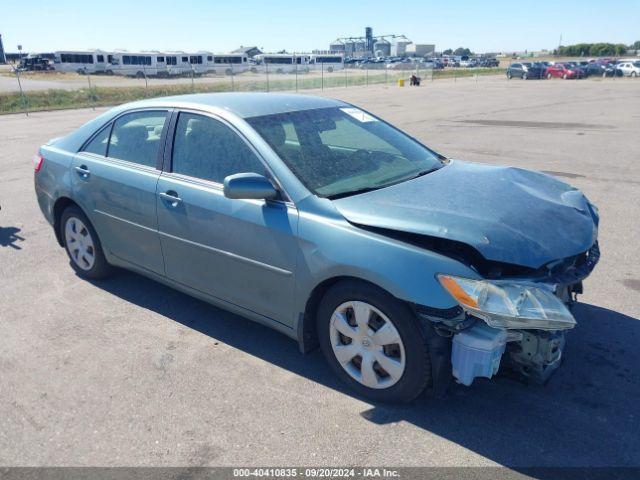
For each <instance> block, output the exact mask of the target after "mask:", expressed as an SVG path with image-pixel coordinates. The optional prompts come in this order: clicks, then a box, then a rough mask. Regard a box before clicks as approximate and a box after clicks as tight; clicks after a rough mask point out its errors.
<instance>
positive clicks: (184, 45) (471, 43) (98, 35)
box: [0, 0, 640, 53]
mask: <svg viewBox="0 0 640 480" xmlns="http://www.w3.org/2000/svg"><path fill="white" fill-rule="evenodd" d="M638 19H640V0H626V1H623V0H607V1H603V0H582V1H578V0H556V1H549V0H537V1H531V0H521V1H519V0H515V1H514V0H510V1H502V0H495V1H492V0H476V1H473V0H449V1H446V0H438V1H432V0H419V1H414V0H400V1H391V0H387V1H378V0H368V1H360V0H318V1H305V0H297V1H288V0H287V1H285V0H236V1H230V0H225V1H215V0H209V1H205V0H201V1H195V0H173V1H171V0H152V1H149V0H106V1H101V2H97V1H91V0H58V1H34V0H20V1H16V0H0V34H1V35H2V38H3V42H4V47H5V50H6V51H8V52H15V51H17V45H18V44H21V45H22V46H23V50H24V51H28V52H29V51H30V52H34V51H40V52H43V51H55V50H74V49H77V50H83V49H89V48H101V49H104V50H114V49H126V50H129V51H135V50H184V51H197V50H208V51H213V52H218V53H221V52H228V51H230V50H233V49H235V48H238V47H239V46H240V45H243V46H253V45H255V46H258V47H261V48H263V49H264V50H265V51H269V52H273V51H278V50H282V49H286V50H288V51H292V52H293V51H310V50H312V49H327V48H328V46H329V43H330V42H331V41H333V40H334V39H336V38H337V37H344V36H360V35H364V27H365V26H371V27H372V28H373V32H374V35H382V34H404V35H406V36H407V37H408V38H409V39H411V40H412V41H414V42H416V43H435V45H436V50H438V51H442V50H445V49H447V48H453V49H455V48H457V47H468V48H470V49H471V50H472V51H475V52H492V51H496V52H499V51H524V50H530V51H531V50H541V49H553V48H555V47H557V46H558V44H559V41H560V36H561V35H562V44H563V45H570V44H573V43H581V42H599V41H602V42H605V41H606V42H613V43H625V44H631V43H633V42H634V41H636V40H640V28H639V23H638Z"/></svg>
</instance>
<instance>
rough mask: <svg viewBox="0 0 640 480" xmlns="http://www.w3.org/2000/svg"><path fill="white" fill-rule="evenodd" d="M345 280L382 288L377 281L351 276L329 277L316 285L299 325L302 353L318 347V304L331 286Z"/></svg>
mask: <svg viewBox="0 0 640 480" xmlns="http://www.w3.org/2000/svg"><path fill="white" fill-rule="evenodd" d="M345 280H351V281H356V282H362V283H368V284H370V285H373V286H375V287H376V288H380V287H379V286H378V285H376V284H375V283H372V282H369V281H367V280H363V279H362V278H357V277H350V276H339V277H332V278H328V279H326V280H324V281H322V282H320V283H319V284H318V285H316V286H315V288H314V289H313V290H312V291H311V294H310V295H309V298H308V299H307V303H306V305H305V309H304V314H303V315H302V319H301V320H302V321H301V326H300V325H299V326H298V342H299V344H300V350H301V351H302V353H308V352H311V351H313V350H315V349H316V348H318V345H319V344H318V331H317V328H316V321H317V315H316V314H317V312H318V306H319V305H320V301H321V300H322V298H323V297H324V295H325V293H327V291H328V290H329V289H330V288H331V287H333V286H334V285H336V284H337V283H339V282H342V281H345Z"/></svg>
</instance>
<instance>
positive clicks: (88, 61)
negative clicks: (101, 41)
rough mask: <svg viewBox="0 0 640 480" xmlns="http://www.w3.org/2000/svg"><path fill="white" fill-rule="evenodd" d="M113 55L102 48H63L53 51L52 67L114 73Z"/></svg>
mask: <svg viewBox="0 0 640 480" xmlns="http://www.w3.org/2000/svg"><path fill="white" fill-rule="evenodd" d="M113 61H114V56H113V55H112V54H111V53H110V52H105V51H103V50H65V51H57V52H55V53H54V60H53V68H54V70H56V71H58V72H78V73H81V74H84V73H107V74H111V73H114V70H113V65H114V63H113Z"/></svg>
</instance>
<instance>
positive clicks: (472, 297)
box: [438, 275, 576, 330]
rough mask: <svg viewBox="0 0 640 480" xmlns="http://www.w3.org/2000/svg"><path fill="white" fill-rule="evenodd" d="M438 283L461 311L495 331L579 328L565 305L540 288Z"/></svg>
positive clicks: (456, 280) (453, 280)
mask: <svg viewBox="0 0 640 480" xmlns="http://www.w3.org/2000/svg"><path fill="white" fill-rule="evenodd" d="M438 280H439V281H440V284H441V285H442V286H443V287H444V288H445V290H446V291H447V292H449V293H450V294H451V296H452V297H453V298H455V300H456V301H457V302H458V303H459V304H460V306H461V307H462V308H464V309H465V310H466V311H467V312H468V313H470V314H472V315H473V316H475V317H477V318H480V319H482V320H484V321H485V322H486V323H487V324H488V325H490V326H491V327H494V328H522V329H536V330H565V329H568V328H573V327H574V326H575V324H576V321H575V320H574V318H573V316H572V315H571V313H570V312H569V310H567V307H566V306H565V305H564V304H563V303H562V301H561V300H560V299H559V298H558V297H556V296H555V295H554V293H553V292H552V291H551V290H549V289H547V288H545V287H544V286H541V285H536V284H532V283H526V282H509V281H489V280H472V279H469V278H462V277H455V276H452V275H438Z"/></svg>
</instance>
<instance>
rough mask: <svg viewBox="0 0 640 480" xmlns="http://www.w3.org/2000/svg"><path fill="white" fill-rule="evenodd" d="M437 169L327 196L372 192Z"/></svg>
mask: <svg viewBox="0 0 640 480" xmlns="http://www.w3.org/2000/svg"><path fill="white" fill-rule="evenodd" d="M439 169H440V167H436V168H430V169H428V170H423V171H421V172H418V173H416V174H414V175H411V176H410V177H404V178H401V179H399V180H395V181H392V182H388V183H383V184H378V185H373V186H371V187H364V188H356V189H355V190H347V191H346V192H339V193H334V194H333V195H327V198H328V199H329V200H337V199H339V198H344V197H351V196H352V195H359V194H361V193H367V192H372V191H373V190H380V189H381V188H386V187H391V186H393V185H397V184H398V183H402V182H406V181H408V180H413V179H415V178H418V177H422V176H423V175H427V174H428V173H431V172H435V171H436V170H439Z"/></svg>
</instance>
